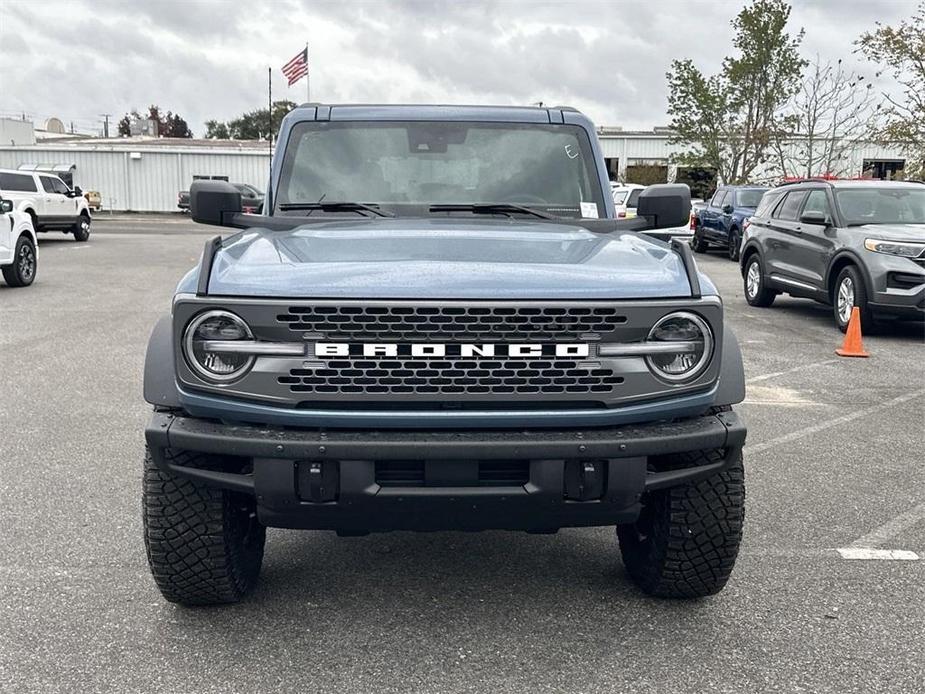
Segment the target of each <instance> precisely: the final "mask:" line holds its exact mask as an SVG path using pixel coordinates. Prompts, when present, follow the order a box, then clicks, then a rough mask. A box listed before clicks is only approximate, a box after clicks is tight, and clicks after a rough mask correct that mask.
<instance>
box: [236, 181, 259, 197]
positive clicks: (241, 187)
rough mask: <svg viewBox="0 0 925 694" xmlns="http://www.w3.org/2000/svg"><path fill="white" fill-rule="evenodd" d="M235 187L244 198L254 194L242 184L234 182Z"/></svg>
mask: <svg viewBox="0 0 925 694" xmlns="http://www.w3.org/2000/svg"><path fill="white" fill-rule="evenodd" d="M234 187H235V188H237V189H238V192H239V193H240V194H241V195H242V196H243V197H245V198H252V197H254V194H253V193H252V192H251V189H250V188H248V187H247V186H246V185H243V184H235V186H234Z"/></svg>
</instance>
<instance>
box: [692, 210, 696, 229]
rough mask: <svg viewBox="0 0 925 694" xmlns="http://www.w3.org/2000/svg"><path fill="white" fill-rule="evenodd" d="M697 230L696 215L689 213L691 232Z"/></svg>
mask: <svg viewBox="0 0 925 694" xmlns="http://www.w3.org/2000/svg"><path fill="white" fill-rule="evenodd" d="M696 228H697V215H696V214H695V213H693V212H691V231H694V230H695V229H696Z"/></svg>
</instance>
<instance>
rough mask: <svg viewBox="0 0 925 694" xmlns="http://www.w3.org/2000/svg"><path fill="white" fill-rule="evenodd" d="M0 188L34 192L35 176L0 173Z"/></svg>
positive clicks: (35, 190)
mask: <svg viewBox="0 0 925 694" xmlns="http://www.w3.org/2000/svg"><path fill="white" fill-rule="evenodd" d="M0 190H15V191H20V192H23V193H35V192H37V189H36V187H35V178H34V177H33V176H31V175H29V174H17V173H0Z"/></svg>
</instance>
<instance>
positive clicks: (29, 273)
mask: <svg viewBox="0 0 925 694" xmlns="http://www.w3.org/2000/svg"><path fill="white" fill-rule="evenodd" d="M38 260H39V251H38V246H37V244H36V242H35V229H33V228H32V219H31V218H30V217H29V215H27V214H26V213H25V212H18V211H16V210H14V209H13V201H12V200H4V199H3V198H0V272H2V273H3V279H4V280H5V281H6V283H7V284H8V285H9V286H11V287H27V286H29V285H30V284H32V282H33V280H35V271H36V269H37V267H38Z"/></svg>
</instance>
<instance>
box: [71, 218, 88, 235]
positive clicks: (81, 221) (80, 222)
mask: <svg viewBox="0 0 925 694" xmlns="http://www.w3.org/2000/svg"><path fill="white" fill-rule="evenodd" d="M72 232H73V234H74V238H75V239H77V240H78V241H86V240H87V239H89V238H90V217H89V215H86V214H82V215H80V216H79V217H78V218H77V223H76V224H74V228H73V230H72Z"/></svg>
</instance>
